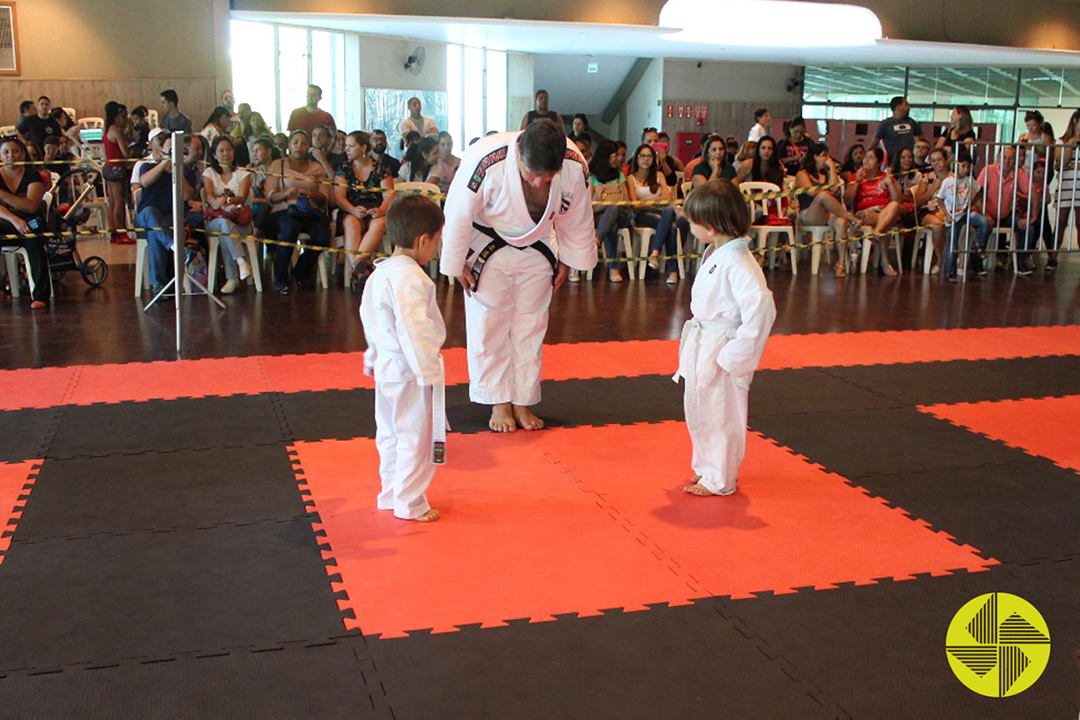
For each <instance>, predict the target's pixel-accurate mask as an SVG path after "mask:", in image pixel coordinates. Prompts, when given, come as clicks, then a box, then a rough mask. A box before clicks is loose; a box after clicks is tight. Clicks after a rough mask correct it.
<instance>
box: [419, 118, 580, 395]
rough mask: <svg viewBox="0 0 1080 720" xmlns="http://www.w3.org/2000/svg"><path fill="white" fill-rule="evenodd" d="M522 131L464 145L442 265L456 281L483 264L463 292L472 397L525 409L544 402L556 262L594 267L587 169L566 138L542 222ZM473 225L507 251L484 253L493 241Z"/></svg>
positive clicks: (448, 212)
mask: <svg viewBox="0 0 1080 720" xmlns="http://www.w3.org/2000/svg"><path fill="white" fill-rule="evenodd" d="M519 135H521V133H520V132H510V133H501V134H498V135H492V136H490V137H486V138H483V139H481V140H479V141H477V142H476V144H474V145H473V146H472V147H470V148H469V149H468V150H466V151H465V154H464V157H463V158H462V159H461V165H460V166H459V168H458V172H457V174H456V175H455V176H454V181H453V183H451V185H450V192H449V194H448V196H447V198H446V203H445V205H444V207H443V211H444V212H445V214H446V225H445V226H444V228H443V247H442V259H441V261H440V269H441V270H442V272H443V274H445V275H447V276H449V277H451V278H455V277H460V276H462V275H465V274H466V273H468V272H470V268H479V267H481V265H480V264H478V263H482V272H481V274H480V277H479V283H478V284H477V287H476V289H475V291H474V292H472V294H471V295H468V296H467V297H466V298H465V328H466V333H467V342H468V360H469V397H470V398H471V399H472V400H473V402H477V403H483V404H487V405H496V404H500V403H507V402H509V403H513V404H515V405H520V406H526V407H527V406H530V405H535V404H536V403H538V402H539V401H540V374H541V365H542V353H543V342H544V335H545V334H546V333H547V326H548V306H549V304H550V303H551V292H552V270H553V268H552V260H554V259H556V258H557V259H558V260H559V261H561V262H563V263H565V264H566V265H568V266H570V267H571V268H574V269H577V270H589V269H590V268H592V267H593V266H595V265H596V240H595V233H594V230H593V214H592V196H591V192H590V189H589V186H588V183H587V181H586V168H587V166H586V164H585V160H584V158H582V157H581V154H580V153H579V152H578V150H577V148H575V147H574V146H573V145H572V144H571V143H570V142H569V141H567V143H566V151H565V159H564V162H563V167H562V169H561V170H560V171H559V172H558V173H557V174H556V175H555V176H554V178H552V181H551V190H550V193H549V195H548V202H547V206H546V207H545V209H544V214H543V216H542V217H541V218H540V220H539V222H538V221H535V220H533V219H532V217H531V216H530V215H529V210H528V207H527V206H526V204H525V192H524V190H523V189H522V186H521V183H522V179H521V171H520V167H521V166H520V163H519V156H518V147H517V139H518V136H519ZM477 226H479V227H481V228H483V229H484V230H485V231H488V232H489V233H492V234H495V235H497V236H498V237H499V238H501V239H502V240H503V241H505V242H506V243H507V245H508V247H502V248H501V249H498V250H496V251H495V252H493V253H492V254H490V255H489V256H486V257H485V256H484V249H485V248H486V247H488V246H489V245H490V244H491V243H492V241H493V238H492V237H491V235H490V234H485V232H483V231H481V230H479V229H477ZM536 244H540V245H542V246H543V247H542V248H540V249H538V248H537V247H536ZM541 250H542V251H541Z"/></svg>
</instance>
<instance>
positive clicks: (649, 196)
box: [627, 173, 667, 209]
mask: <svg viewBox="0 0 1080 720" xmlns="http://www.w3.org/2000/svg"><path fill="white" fill-rule="evenodd" d="M657 178H658V179H659V180H663V179H664V176H663V175H660V173H657ZM627 180H629V181H630V182H632V183H634V194H635V195H637V199H638V200H659V199H660V193H661V192H662V191H663V190H664V188H666V187H667V185H665V184H663V183H661V184H660V185H658V186H657V188H656V192H653V191H652V190H650V189H649V186H648V185H642V184H641V183H640V182H638V179H637V176H636V175H633V174H631V175H629V176H628V177H627ZM643 209H648V208H643Z"/></svg>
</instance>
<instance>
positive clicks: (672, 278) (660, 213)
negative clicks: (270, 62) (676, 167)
mask: <svg viewBox="0 0 1080 720" xmlns="http://www.w3.org/2000/svg"><path fill="white" fill-rule="evenodd" d="M656 159H657V158H656V152H655V151H654V150H653V148H651V147H649V146H648V145H641V146H640V147H638V149H637V150H635V151H634V156H633V157H632V158H630V175H629V176H628V178H627V179H628V181H629V183H628V185H627V189H628V190H629V191H630V199H631V200H634V201H638V200H660V201H664V202H672V201H674V200H675V188H673V187H671V186H669V185H668V184H667V180H666V179H665V178H664V174H663V173H661V172H659V167H658V165H657V162H656ZM675 219H676V213H675V206H674V205H667V206H658V205H657V206H642V207H638V208H635V210H634V226H635V227H648V228H653V229H654V230H656V233H654V234H653V237H652V242H651V243H650V244H649V267H651V268H653V269H654V270H659V269H660V259H659V258H660V250H661V249H663V250H664V254H665V255H667V256H668V260H667V262H666V264H665V265H666V267H665V271H666V272H667V284H668V285H674V284H675V283H677V282H679V272H678V270H679V263H678V260H676V259H675V258H674V255H675V254H676V253H677V252H678V237H676V235H675V233H676V232H678V231H677V230H676V227H675Z"/></svg>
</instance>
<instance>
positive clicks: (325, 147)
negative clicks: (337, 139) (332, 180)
mask: <svg viewBox="0 0 1080 720" xmlns="http://www.w3.org/2000/svg"><path fill="white" fill-rule="evenodd" d="M333 145H334V132H333V131H332V130H331V129H330V128H328V127H326V126H325V125H319V126H317V127H316V128H315V130H314V131H313V132H312V133H311V159H312V160H314V161H315V162H317V163H319V164H320V165H322V166H323V170H325V171H326V177H334V173H335V172H337V168H338V166H339V165H341V163H343V162H345V155H344V154H341V155H338V154H337V153H335V152H334V148H333Z"/></svg>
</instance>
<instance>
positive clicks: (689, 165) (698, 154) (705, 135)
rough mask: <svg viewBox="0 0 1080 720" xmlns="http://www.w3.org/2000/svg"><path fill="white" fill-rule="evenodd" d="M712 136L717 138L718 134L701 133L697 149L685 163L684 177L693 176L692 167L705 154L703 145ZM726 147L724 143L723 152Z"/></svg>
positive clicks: (696, 164) (695, 165) (694, 166)
mask: <svg viewBox="0 0 1080 720" xmlns="http://www.w3.org/2000/svg"><path fill="white" fill-rule="evenodd" d="M713 137H716V138H718V139H719V138H720V136H719V135H717V134H716V133H703V134H702V136H701V143H700V145H699V146H698V151H697V152H696V153H694V157H692V158H690V162H688V163H686V171H685V172H686V177H688V178H689V177H693V175H694V168H696V167H697V166H698V163H700V162H701V158H702V156H703V155H704V154H705V146H706V145H707V144H708V142H709V140H711V139H712V138H713ZM726 148H727V145H726V144H725V152H726Z"/></svg>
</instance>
